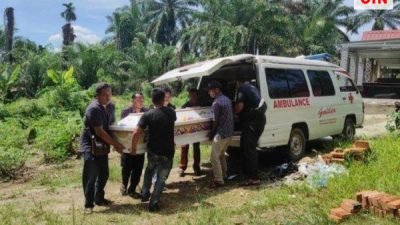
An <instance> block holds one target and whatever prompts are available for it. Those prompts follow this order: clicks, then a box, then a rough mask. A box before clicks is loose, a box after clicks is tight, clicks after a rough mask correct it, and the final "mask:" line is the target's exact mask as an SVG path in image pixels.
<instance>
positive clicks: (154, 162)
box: [142, 152, 173, 206]
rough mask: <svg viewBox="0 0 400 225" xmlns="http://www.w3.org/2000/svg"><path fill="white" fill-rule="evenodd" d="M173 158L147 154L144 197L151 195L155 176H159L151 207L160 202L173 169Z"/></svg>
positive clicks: (152, 195)
mask: <svg viewBox="0 0 400 225" xmlns="http://www.w3.org/2000/svg"><path fill="white" fill-rule="evenodd" d="M172 162H173V158H168V157H165V156H160V155H155V154H152V153H150V152H149V153H147V167H146V171H145V173H144V180H143V188H142V196H149V195H150V188H151V183H152V182H151V181H152V178H153V175H156V176H157V180H156V183H155V184H154V190H153V193H152V194H151V198H150V206H154V205H156V204H157V203H158V202H159V201H160V197H161V193H162V191H163V189H164V186H165V181H166V180H167V178H168V175H169V172H170V170H171V168H172Z"/></svg>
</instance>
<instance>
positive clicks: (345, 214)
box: [328, 191, 400, 223]
mask: <svg viewBox="0 0 400 225" xmlns="http://www.w3.org/2000/svg"><path fill="white" fill-rule="evenodd" d="M356 199H357V200H351V199H346V200H344V201H343V202H342V204H341V205H340V207H338V208H334V209H331V211H330V213H329V215H328V216H329V218H330V219H331V220H333V221H335V222H337V223H340V222H342V221H343V220H344V219H347V218H349V217H351V216H353V215H356V214H357V213H359V212H361V211H366V212H369V213H371V214H374V215H376V216H378V217H381V218H384V217H387V216H393V217H395V218H400V197H399V196H393V195H390V194H386V193H383V192H378V191H362V192H358V193H357V194H356Z"/></svg>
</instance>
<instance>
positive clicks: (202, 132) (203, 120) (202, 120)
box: [110, 107, 213, 154]
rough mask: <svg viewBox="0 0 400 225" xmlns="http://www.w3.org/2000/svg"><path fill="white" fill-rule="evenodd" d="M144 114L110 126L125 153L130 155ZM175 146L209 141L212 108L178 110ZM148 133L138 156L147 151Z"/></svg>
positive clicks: (129, 117)
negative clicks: (133, 139)
mask: <svg viewBox="0 0 400 225" xmlns="http://www.w3.org/2000/svg"><path fill="white" fill-rule="evenodd" d="M142 115H143V113H134V114H130V115H129V116H127V117H125V118H124V119H122V120H121V121H119V122H118V123H117V124H115V125H112V126H110V129H111V130H112V131H113V133H114V137H115V138H116V140H117V141H118V142H120V143H121V144H123V145H124V146H125V148H126V149H125V150H124V152H126V153H129V152H130V148H131V142H132V134H133V130H134V129H135V128H136V126H137V123H138V122H139V119H140V117H141V116H142ZM176 116H177V120H176V122H175V129H174V133H175V144H176V145H178V146H180V145H185V144H192V143H196V142H203V141H206V140H207V134H208V132H209V131H210V129H211V121H212V119H213V113H212V110H211V107H201V108H187V109H178V110H176ZM146 139H147V132H145V135H144V137H143V136H142V137H141V139H140V141H139V144H138V146H137V154H142V153H144V152H146V150H147V146H146V145H147V144H146V142H147V140H146Z"/></svg>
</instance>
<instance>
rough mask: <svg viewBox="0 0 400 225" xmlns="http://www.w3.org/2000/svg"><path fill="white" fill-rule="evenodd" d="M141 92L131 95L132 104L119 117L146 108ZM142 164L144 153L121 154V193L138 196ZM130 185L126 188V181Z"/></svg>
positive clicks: (145, 110) (140, 111)
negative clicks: (137, 188)
mask: <svg viewBox="0 0 400 225" xmlns="http://www.w3.org/2000/svg"><path fill="white" fill-rule="evenodd" d="M143 104H144V98H143V94H142V93H140V92H137V93H135V94H133V95H132V105H131V106H129V107H128V108H126V109H124V110H123V111H122V113H121V119H123V118H125V117H127V116H128V115H129V114H131V113H144V112H147V111H148V109H147V108H145V107H144V106H143ZM143 164H144V154H137V155H131V154H128V153H123V154H122V156H121V167H122V184H121V187H120V191H121V195H129V196H131V197H133V198H136V199H137V198H140V194H139V193H137V192H136V187H137V185H138V184H139V181H140V177H141V175H142V170H143ZM129 180H130V185H129V188H128V183H129Z"/></svg>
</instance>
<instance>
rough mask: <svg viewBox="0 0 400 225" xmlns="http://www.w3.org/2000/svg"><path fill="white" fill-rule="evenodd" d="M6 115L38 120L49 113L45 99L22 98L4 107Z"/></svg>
mask: <svg viewBox="0 0 400 225" xmlns="http://www.w3.org/2000/svg"><path fill="white" fill-rule="evenodd" d="M4 111H5V113H6V114H5V115H7V116H12V117H19V118H26V117H28V118H36V117H40V116H43V115H46V114H47V113H48V109H47V108H46V105H45V102H44V101H43V99H38V100H36V99H33V100H29V99H26V98H20V99H18V100H16V101H14V102H12V103H10V104H7V105H5V106H4Z"/></svg>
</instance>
